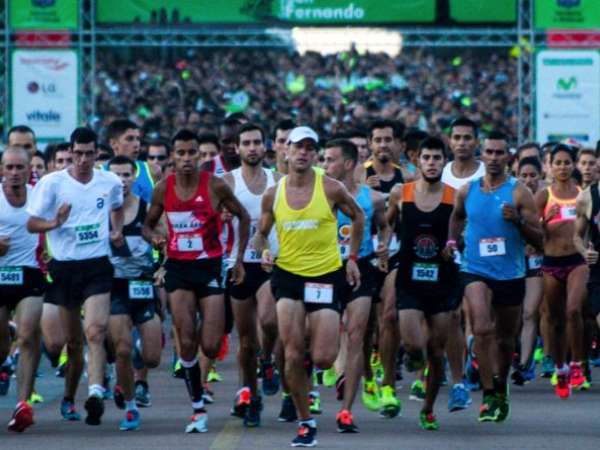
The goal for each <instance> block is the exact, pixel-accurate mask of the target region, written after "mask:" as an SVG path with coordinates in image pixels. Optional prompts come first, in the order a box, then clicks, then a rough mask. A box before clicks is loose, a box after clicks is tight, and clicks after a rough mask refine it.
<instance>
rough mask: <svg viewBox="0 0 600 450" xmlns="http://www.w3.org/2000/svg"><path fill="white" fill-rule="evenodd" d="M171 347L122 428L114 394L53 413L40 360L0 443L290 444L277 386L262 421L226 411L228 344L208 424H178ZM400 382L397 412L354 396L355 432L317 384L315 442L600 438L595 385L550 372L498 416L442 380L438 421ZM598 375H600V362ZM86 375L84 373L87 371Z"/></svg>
mask: <svg viewBox="0 0 600 450" xmlns="http://www.w3.org/2000/svg"><path fill="white" fill-rule="evenodd" d="M170 361H171V358H170V347H167V350H165V353H164V358H163V363H162V366H161V368H160V369H157V370H155V371H153V372H152V373H151V376H150V388H151V393H152V402H153V406H152V407H151V408H146V409H143V410H141V413H142V426H141V428H140V430H138V431H135V432H121V431H118V423H119V421H120V419H121V418H122V414H123V412H122V411H120V410H117V409H116V407H115V406H114V404H113V403H112V401H109V402H107V403H106V412H105V415H104V417H103V421H102V424H101V425H100V426H97V427H91V426H88V425H85V424H84V423H83V422H76V423H73V422H65V421H63V420H61V417H60V415H59V411H58V409H59V403H60V398H61V393H62V379H59V378H56V377H55V376H54V375H53V373H52V371H51V370H50V368H49V366H48V363H47V361H45V360H44V362H43V364H42V368H41V372H42V376H41V377H40V378H39V379H38V380H37V382H36V385H37V388H38V391H39V393H40V394H42V395H43V396H44V397H45V402H44V403H43V404H41V405H37V406H36V407H35V414H36V416H35V420H36V424H35V425H34V426H33V427H31V428H30V429H28V430H27V431H26V432H25V433H23V434H14V433H9V432H8V431H6V428H5V426H2V428H0V448H1V449H44V450H51V449H68V448H83V449H103V450H106V449H114V450H116V449H138V448H139V449H170V448H174V449H188V448H189V449H207V448H208V449H261V450H265V449H275V448H289V442H290V440H291V439H292V438H293V437H294V434H295V431H296V426H295V424H290V423H283V424H282V423H280V422H278V421H277V420H276V416H277V414H278V412H279V407H280V395H276V396H274V397H266V398H265V399H264V401H265V409H264V411H263V416H262V426H261V427H260V428H256V429H245V428H244V427H243V425H242V422H241V420H240V419H237V418H234V417H230V416H229V408H230V405H231V401H232V399H233V395H234V393H235V391H236V389H237V378H238V376H237V369H236V365H235V359H234V354H233V353H230V354H229V356H228V358H227V359H226V361H224V362H222V363H220V364H219V365H218V368H219V371H220V372H221V374H222V375H223V376H224V381H223V382H220V383H214V384H213V389H214V391H215V400H216V403H215V404H214V405H211V406H210V407H209V432H208V433H205V434H195V435H186V434H185V433H184V427H185V425H186V424H187V420H188V419H189V416H190V415H191V409H190V405H189V401H188V399H187V394H186V389H185V385H184V383H183V381H182V380H178V379H175V378H172V377H171V375H170V372H169V370H168V366H169V363H170ZM411 378H412V377H410V376H409V377H407V378H405V380H404V381H402V382H400V385H401V386H402V388H401V389H399V390H398V394H399V397H400V399H401V400H402V403H403V411H402V417H399V418H395V419H381V418H379V416H378V415H377V414H375V413H373V412H370V411H368V410H366V409H365V408H364V407H363V405H362V403H361V402H360V400H359V401H358V403H357V405H356V406H355V411H354V415H355V422H356V424H357V425H358V426H359V428H360V433H359V434H354V435H348V434H339V433H337V432H336V427H335V413H336V412H337V408H338V404H337V403H338V402H337V401H336V400H335V392H334V390H333V389H328V388H324V387H321V388H320V391H321V395H322V407H323V414H322V415H321V416H317V419H318V425H319V434H318V440H319V447H321V448H339V449H345V450H347V449H354V448H356V449H368V450H374V449H411V450H412V449H433V450H443V449H456V450H465V449H477V450H481V449H560V450H565V449H570V448H573V449H577V450H584V449H594V450H597V449H598V448H600V386H599V385H598V384H597V385H595V386H593V387H592V389H591V391H588V392H575V393H574V395H573V396H572V397H571V399H569V400H567V401H563V400H559V399H557V398H556V397H555V396H554V395H553V392H552V389H551V387H550V384H549V382H548V380H545V379H538V380H536V381H535V382H534V383H531V384H529V385H527V386H525V387H522V388H517V387H513V388H512V416H511V418H510V419H509V421H507V422H506V423H504V424H495V423H486V424H480V423H478V422H477V411H478V406H479V403H480V401H481V393H480V392H475V393H472V396H473V400H474V402H473V405H471V407H470V408H469V409H468V410H466V411H462V412H457V413H451V414H450V413H448V410H447V408H446V405H447V393H448V388H442V391H441V393H440V397H439V399H438V408H437V411H436V412H437V415H438V418H439V420H440V424H441V428H440V430H439V431H437V432H426V431H423V430H421V429H420V428H419V425H418V419H417V415H418V411H419V407H420V404H419V403H417V402H415V401H410V400H408V390H409V386H410V381H411V380H410V379H411ZM594 378H595V379H596V380H600V369H598V368H597V369H595V371H594ZM84 381H85V380H84ZM85 392H86V389H84V388H83V387H80V389H79V395H78V399H77V405H78V408H79V410H80V412H82V413H83V414H85V411H84V410H83V402H84V400H85V398H84V396H85ZM14 395H15V391H14V383H12V385H11V389H10V392H9V394H8V396H6V397H0V414H1V415H2V416H3V417H4V419H2V420H3V421H4V423H5V424H6V423H8V420H9V419H10V414H11V411H12V408H13V407H14Z"/></svg>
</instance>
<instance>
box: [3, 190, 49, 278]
mask: <svg viewBox="0 0 600 450" xmlns="http://www.w3.org/2000/svg"><path fill="white" fill-rule="evenodd" d="M26 189H27V199H26V200H25V204H24V205H23V206H21V207H20V208H15V207H14V206H12V205H11V204H10V203H9V202H8V199H7V198H6V195H4V190H3V189H1V187H0V236H3V237H9V238H10V241H9V247H8V252H7V253H6V255H4V256H0V268H2V267H10V266H20V267H33V268H37V267H38V263H37V260H36V258H35V250H36V248H37V246H38V243H39V234H38V233H30V232H28V231H27V221H28V220H29V214H28V213H27V207H28V206H29V204H30V203H31V197H32V195H31V191H32V189H33V188H32V187H31V186H30V185H27V186H26Z"/></svg>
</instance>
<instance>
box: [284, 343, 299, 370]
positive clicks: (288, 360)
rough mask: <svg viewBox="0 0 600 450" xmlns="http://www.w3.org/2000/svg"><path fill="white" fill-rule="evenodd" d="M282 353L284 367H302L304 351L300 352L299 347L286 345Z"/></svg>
mask: <svg viewBox="0 0 600 450" xmlns="http://www.w3.org/2000/svg"><path fill="white" fill-rule="evenodd" d="M283 352H284V356H283V359H284V361H285V365H286V367H287V366H289V367H292V366H296V367H298V366H304V350H302V349H301V348H300V347H296V346H292V345H286V346H285V347H284V349H283Z"/></svg>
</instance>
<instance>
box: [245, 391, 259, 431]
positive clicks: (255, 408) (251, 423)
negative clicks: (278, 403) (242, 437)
mask: <svg viewBox="0 0 600 450" xmlns="http://www.w3.org/2000/svg"><path fill="white" fill-rule="evenodd" d="M262 409H263V404H262V399H261V398H260V396H259V397H252V398H250V404H249V405H248V408H246V415H245V416H244V426H245V427H246V428H255V427H259V426H260V413H261V411H262Z"/></svg>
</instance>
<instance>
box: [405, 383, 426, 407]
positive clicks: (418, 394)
mask: <svg viewBox="0 0 600 450" xmlns="http://www.w3.org/2000/svg"><path fill="white" fill-rule="evenodd" d="M408 398H409V399H410V400H415V401H417V402H422V401H424V400H425V385H424V384H423V382H422V381H421V380H415V381H414V382H413V384H411V386H410V396H409V397H408Z"/></svg>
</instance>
